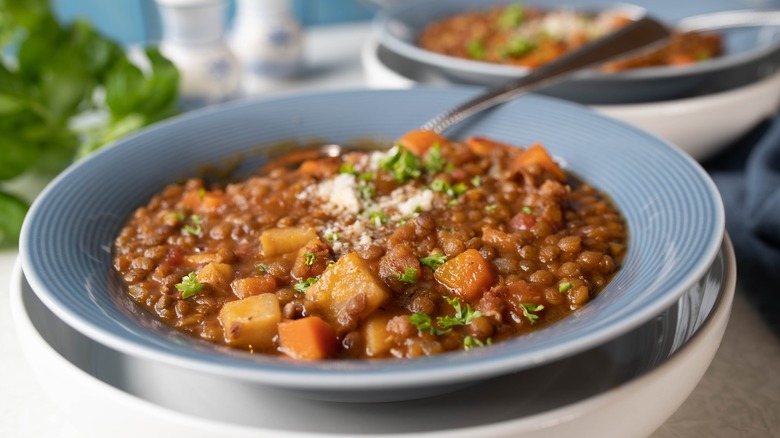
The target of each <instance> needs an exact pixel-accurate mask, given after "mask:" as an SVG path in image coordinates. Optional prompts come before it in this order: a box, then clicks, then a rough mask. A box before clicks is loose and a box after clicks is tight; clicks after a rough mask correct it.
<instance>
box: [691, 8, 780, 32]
mask: <svg viewBox="0 0 780 438" xmlns="http://www.w3.org/2000/svg"><path fill="white" fill-rule="evenodd" d="M754 26H780V8H769V9H745V10H736V11H721V12H711V13H708V14H702V15H695V16H693V17H687V18H683V19H682V20H680V21H679V22H678V23H677V26H676V28H677V29H679V30H680V31H683V32H685V31H695V30H715V29H728V28H732V27H754Z"/></svg>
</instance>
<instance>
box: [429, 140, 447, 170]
mask: <svg viewBox="0 0 780 438" xmlns="http://www.w3.org/2000/svg"><path fill="white" fill-rule="evenodd" d="M446 166H447V160H445V159H444V157H442V155H441V147H440V146H439V144H438V143H436V144H434V145H433V147H431V148H430V149H429V150H428V153H427V154H426V155H425V170H427V171H428V173H430V174H434V173H439V172H441V171H442V170H444V168H445V167H446Z"/></svg>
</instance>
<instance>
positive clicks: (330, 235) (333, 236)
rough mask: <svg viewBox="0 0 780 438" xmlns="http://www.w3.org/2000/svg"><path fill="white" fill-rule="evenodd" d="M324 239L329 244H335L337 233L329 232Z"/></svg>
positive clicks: (337, 237)
mask: <svg viewBox="0 0 780 438" xmlns="http://www.w3.org/2000/svg"><path fill="white" fill-rule="evenodd" d="M325 239H326V240H328V241H329V242H335V241H337V240H339V233H338V232H336V231H331V232H330V233H327V234H325Z"/></svg>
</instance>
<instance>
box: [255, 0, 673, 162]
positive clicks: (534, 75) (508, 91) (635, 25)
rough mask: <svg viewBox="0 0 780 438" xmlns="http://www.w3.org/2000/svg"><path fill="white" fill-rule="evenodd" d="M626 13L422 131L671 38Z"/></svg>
mask: <svg viewBox="0 0 780 438" xmlns="http://www.w3.org/2000/svg"><path fill="white" fill-rule="evenodd" d="M626 12H628V13H629V14H630V15H631V16H632V17H633V20H632V21H631V22H630V23H629V24H627V25H625V26H623V27H621V28H620V29H618V30H616V31H613V32H611V33H609V34H607V35H606V36H604V37H601V38H598V39H596V40H594V41H592V42H590V43H588V44H585V45H583V46H582V47H580V48H579V49H577V50H574V51H572V52H569V53H568V54H566V55H564V56H562V57H560V58H558V59H557V60H556V61H553V62H551V63H549V64H545V65H543V66H541V67H539V68H537V69H535V70H532V71H531V73H529V74H528V75H526V76H524V77H522V78H520V79H517V80H513V81H510V82H508V83H506V84H504V85H501V86H499V87H496V88H492V89H489V90H488V91H487V92H485V93H483V94H480V95H479V96H477V97H475V98H473V99H471V100H468V101H466V102H464V103H462V104H460V105H458V106H457V107H455V108H453V109H451V110H449V111H446V112H444V113H442V114H439V115H438V116H436V117H434V118H433V119H431V120H430V121H428V122H427V123H425V124H424V125H423V126H422V129H426V130H430V131H435V132H437V133H441V132H443V131H444V130H445V129H447V128H449V127H451V126H453V125H454V124H456V123H458V122H460V121H462V120H463V119H465V118H467V117H470V116H473V115H474V114H477V113H479V112H481V111H484V110H486V109H489V108H492V107H494V106H496V105H499V104H502V103H505V102H508V101H510V100H512V99H514V98H516V97H517V96H519V95H521V94H525V93H528V92H530V91H532V90H534V89H536V88H538V87H541V86H546V85H550V84H552V83H555V82H559V81H562V80H564V79H566V78H567V77H569V76H571V75H573V74H575V73H577V72H579V71H581V70H584V69H586V68H590V67H596V66H598V65H601V64H604V63H606V62H608V61H611V60H613V59H615V58H617V57H620V56H624V55H628V54H630V53H632V52H636V51H638V50H640V49H650V48H652V47H654V46H656V45H658V46H660V45H662V44H665V43H666V42H667V41H668V39H669V37H670V36H671V32H670V30H669V29H668V28H667V27H666V26H664V25H663V24H661V23H660V22H658V21H656V20H654V19H652V18H650V17H649V16H647V14H646V12H645V10H644V9H643V8H639V7H635V8H634V7H631V8H630V9H628V10H627V11H626ZM651 46H652V47H651ZM348 150H353V148H351V147H349V146H345V145H338V144H324V145H320V146H319V147H317V148H316V149H315V150H314V151H311V150H310V151H309V152H308V153H304V154H302V153H300V151H299V152H297V153H296V154H295V155H294V156H290V157H285V158H284V161H281V162H280V161H277V162H273V163H269V164H270V165H273V166H283V167H288V168H293V167H294V166H296V165H297V164H298V163H300V162H302V161H303V160H305V159H312V158H316V157H317V156H319V157H335V156H339V155H341V154H342V153H343V152H345V151H348Z"/></svg>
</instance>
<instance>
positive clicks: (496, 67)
mask: <svg viewBox="0 0 780 438" xmlns="http://www.w3.org/2000/svg"><path fill="white" fill-rule="evenodd" d="M539 1H540V0H536V2H539ZM566 1H569V0H566ZM437 3H438V4H442V3H441V2H439V1H437V0H419V1H415V2H410V3H403V4H398V5H396V6H395V7H392V8H387V9H384V10H382V11H381V12H380V13H378V14H377V15H376V17H375V18H374V19H373V21H372V28H373V33H374V35H376V37H377V40H378V41H379V42H380V43H381V44H382V45H383V46H385V47H387V48H388V49H389V50H392V51H393V52H395V53H396V54H398V55H400V56H403V57H404V58H407V59H410V60H412V61H414V62H418V63H420V64H421V65H424V66H429V67H433V68H437V69H440V70H444V71H454V72H462V73H469V74H478V75H484V77H494V78H497V79H498V78H503V79H510V78H519V77H522V76H524V75H526V74H528V73H529V72H530V71H531V69H528V68H524V67H519V66H512V65H503V64H495V63H489V62H482V61H475V60H469V59H462V58H456V57H454V56H447V55H442V54H440V53H435V52H431V51H429V50H426V49H423V48H422V47H419V46H418V45H417V44H414V42H410V41H406V40H405V39H403V38H400V37H398V36H397V35H396V34H395V33H394V32H392V31H391V30H390V27H392V23H393V22H394V21H397V20H401V19H402V17H403V16H405V14H413V12H414V11H415V10H418V8H425V7H426V6H428V5H431V4H437ZM500 3H513V2H512V1H510V0H491V2H490V3H489V4H486V3H482V2H472V5H471V6H469V7H464V8H463V10H467V9H475V8H485V7H488V6H490V4H500ZM529 3H534V2H533V1H529ZM571 4H573V5H575V4H576V3H575V2H574V1H571ZM610 5H612V6H619V5H620V3H617V4H615V3H612V4H610ZM628 6H634V5H628ZM640 9H645V8H643V7H641V6H640ZM442 18H443V16H442ZM401 21H402V20H401ZM765 27H767V28H769V27H775V26H765ZM778 49H780V37H775V38H774V39H773V40H772V41H770V42H767V43H766V44H761V45H758V46H756V47H754V48H752V49H750V50H744V51H740V52H739V53H735V54H726V55H725V56H720V57H717V58H714V59H711V60H708V61H707V62H701V63H695V64H692V65H686V66H677V67H647V68H640V69H631V70H625V71H621V72H616V73H604V72H599V71H583V72H581V73H578V74H576V75H575V76H574V78H573V79H574V80H577V81H583V82H587V81H614V82H630V81H635V80H650V79H668V78H683V77H687V76H694V75H701V74H706V73H714V72H717V71H719V70H724V69H728V68H729V67H734V66H737V65H742V64H746V63H749V62H751V61H754V60H759V59H762V58H764V57H766V56H768V55H770V54H772V53H774V52H775V51H777V50H778Z"/></svg>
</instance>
